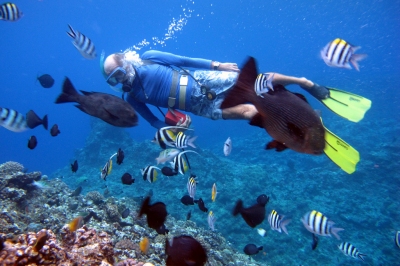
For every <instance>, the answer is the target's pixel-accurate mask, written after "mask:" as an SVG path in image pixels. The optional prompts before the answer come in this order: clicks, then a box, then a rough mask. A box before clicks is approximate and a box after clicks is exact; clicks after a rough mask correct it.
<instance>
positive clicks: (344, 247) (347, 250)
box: [338, 242, 367, 261]
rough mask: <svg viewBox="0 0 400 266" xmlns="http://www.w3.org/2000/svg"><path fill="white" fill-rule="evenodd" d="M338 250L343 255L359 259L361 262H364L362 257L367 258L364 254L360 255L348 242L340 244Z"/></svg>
mask: <svg viewBox="0 0 400 266" xmlns="http://www.w3.org/2000/svg"><path fill="white" fill-rule="evenodd" d="M338 248H339V249H340V251H342V252H343V254H344V255H346V256H350V257H353V258H355V259H360V260H362V261H364V257H366V256H367V255H365V254H362V253H360V251H358V249H357V248H356V247H355V246H353V245H352V244H350V243H348V242H343V243H341V244H340V245H339V246H338Z"/></svg>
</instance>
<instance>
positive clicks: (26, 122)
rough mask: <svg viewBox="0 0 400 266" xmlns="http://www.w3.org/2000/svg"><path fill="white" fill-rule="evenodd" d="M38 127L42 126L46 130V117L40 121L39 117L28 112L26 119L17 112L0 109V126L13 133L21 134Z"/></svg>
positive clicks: (31, 111)
mask: <svg viewBox="0 0 400 266" xmlns="http://www.w3.org/2000/svg"><path fill="white" fill-rule="evenodd" d="M38 125H43V127H44V128H45V129H46V130H47V126H48V119H47V115H45V116H44V117H43V119H40V117H39V116H38V115H37V114H36V113H35V112H34V111H33V110H30V111H29V112H28V113H27V114H26V118H25V117H24V115H23V114H21V113H20V112H18V111H15V110H13V109H9V108H2V107H0V126H2V127H5V128H7V129H8V130H11V131H14V132H23V131H25V130H27V129H29V128H31V129H33V128H35V127H37V126H38Z"/></svg>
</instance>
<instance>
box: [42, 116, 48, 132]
mask: <svg viewBox="0 0 400 266" xmlns="http://www.w3.org/2000/svg"><path fill="white" fill-rule="evenodd" d="M42 123H43V127H44V128H45V129H46V130H47V127H48V125H49V120H48V118H47V115H45V116H43V119H42Z"/></svg>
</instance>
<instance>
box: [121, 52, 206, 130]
mask: <svg viewBox="0 0 400 266" xmlns="http://www.w3.org/2000/svg"><path fill="white" fill-rule="evenodd" d="M141 59H142V60H151V61H152V62H154V63H156V64H144V65H142V66H140V67H138V68H136V77H135V80H134V81H133V84H132V90H131V92H130V93H129V94H128V95H129V96H128V97H127V99H126V100H127V102H129V103H130V104H131V105H132V107H133V108H134V109H135V110H136V111H137V112H138V113H139V114H140V115H141V116H142V117H143V118H144V119H146V120H147V122H149V123H150V124H151V125H152V126H153V127H155V128H157V129H159V128H161V127H165V126H167V125H166V124H165V123H164V122H163V121H160V120H159V119H158V118H157V117H156V116H155V115H154V114H153V113H152V112H151V111H150V109H149V108H148V107H147V106H146V104H151V105H154V106H159V107H168V97H169V94H170V90H171V83H172V75H173V71H174V70H173V68H172V67H171V66H179V67H183V68H194V69H207V70H210V69H211V60H206V59H201V58H189V57H184V56H178V55H174V54H171V53H165V52H160V51H155V50H150V51H147V52H145V53H143V55H142V56H141ZM180 76H181V74H179V78H180ZM178 80H179V79H178ZM140 83H141V84H142V85H143V88H144V90H145V92H146V95H147V97H148V98H146V96H145V94H144V92H143V90H142V85H141V84H140ZM193 83H195V81H194V80H193V79H192V78H190V77H189V79H188V85H187V88H186V97H185V98H186V99H185V110H184V111H191V95H192V89H193V87H194V86H193ZM179 89H180V86H179V82H178V84H177V89H176V101H175V106H174V108H175V109H178V105H179Z"/></svg>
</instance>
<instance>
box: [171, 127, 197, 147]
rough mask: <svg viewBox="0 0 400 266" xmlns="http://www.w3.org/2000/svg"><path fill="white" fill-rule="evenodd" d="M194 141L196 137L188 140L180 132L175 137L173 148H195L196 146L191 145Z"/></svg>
mask: <svg viewBox="0 0 400 266" xmlns="http://www.w3.org/2000/svg"><path fill="white" fill-rule="evenodd" d="M196 139H197V136H195V137H191V138H189V137H188V136H186V135H185V134H184V133H183V132H182V131H180V132H178V134H177V135H176V139H175V147H177V148H178V149H183V148H186V147H188V146H190V147H192V148H196V146H195V145H194V143H193V142H194V141H195V140H196Z"/></svg>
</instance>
